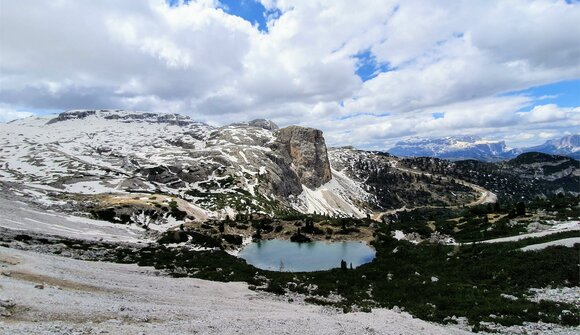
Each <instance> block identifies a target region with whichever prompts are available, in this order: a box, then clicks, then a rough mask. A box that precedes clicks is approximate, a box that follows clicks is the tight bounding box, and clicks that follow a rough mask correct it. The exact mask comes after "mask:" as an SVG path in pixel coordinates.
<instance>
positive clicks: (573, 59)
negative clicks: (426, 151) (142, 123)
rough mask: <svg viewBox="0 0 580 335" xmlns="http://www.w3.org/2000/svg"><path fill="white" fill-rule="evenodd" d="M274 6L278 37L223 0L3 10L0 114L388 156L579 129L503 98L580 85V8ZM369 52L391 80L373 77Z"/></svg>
mask: <svg viewBox="0 0 580 335" xmlns="http://www.w3.org/2000/svg"><path fill="white" fill-rule="evenodd" d="M261 3H262V4H263V6H264V7H265V8H266V9H267V11H266V12H265V13H263V14H264V15H265V16H266V24H267V28H268V30H267V31H266V32H265V31H260V30H259V29H258V27H257V26H255V25H252V23H251V22H248V21H246V20H244V19H243V18H241V17H239V16H235V15H231V14H228V13H227V12H225V11H224V9H223V8H222V5H221V4H220V3H219V1H210V0H204V1H189V2H187V4H185V3H183V2H181V5H179V6H169V5H168V4H167V2H166V1H164V0H145V1H119V0H102V1H77V0H59V1H26V2H23V1H3V2H2V4H1V6H0V103H2V104H3V106H5V108H4V109H3V111H4V112H3V113H4V114H3V115H4V116H2V117H3V119H4V120H7V119H9V118H11V117H17V116H18V115H20V116H21V115H23V114H14V112H11V113H13V114H10V113H8V112H6V111H7V110H11V111H15V110H27V109H28V110H34V109H62V110H65V109H71V108H125V109H137V110H148V111H158V112H178V113H184V114H189V115H191V116H193V117H194V118H196V119H198V120H201V121H206V122H210V123H212V124H224V123H228V122H234V121H239V120H244V119H250V118H257V117H264V118H271V119H273V120H275V121H276V122H278V123H279V124H281V125H288V124H302V125H307V126H313V127H320V128H323V130H325V134H326V136H327V141H328V142H329V143H331V144H336V145H339V144H354V145H357V146H359V147H366V148H376V149H386V148H387V147H388V145H389V143H391V142H392V141H394V140H396V139H397V138H399V137H404V136H438V135H450V134H459V133H461V134H465V133H470V134H471V133H473V134H480V135H484V136H485V135H488V134H491V135H494V136H500V135H501V136H509V129H510V128H512V129H517V130H518V131H520V132H522V133H534V132H538V133H539V132H542V131H543V132H546V133H549V132H552V133H554V132H555V131H554V130H555V129H560V130H562V129H563V130H564V131H568V130H569V128H570V127H571V123H573V122H577V121H574V120H577V116H576V115H577V109H574V108H572V109H570V108H568V109H565V108H561V107H559V106H557V105H549V104H545V105H542V106H540V105H539V103H540V102H539V100H541V99H539V98H534V97H530V96H525V95H523V94H519V95H517V94H516V95H504V94H505V93H507V92H513V91H518V90H523V89H526V88H529V87H533V86H539V85H544V84H548V83H553V82H558V81H563V80H573V79H577V78H580V64H579V63H578V59H580V48H578V43H577V42H578V41H577V37H576V36H577V34H576V33H574V32H578V25H577V18H578V17H579V16H580V5H578V4H568V3H567V2H565V1H556V0H538V1H533V2H530V1H525V0H513V1H501V0H497V1H481V2H473V1H456V0H453V1H452V0H444V1H438V2H432V1H420V0H406V1H397V0H369V1H365V2H364V5H363V4H361V3H358V2H355V1H349V0H340V1H338V0H337V1H322V0H320V1H317V0H295V1H290V0H262V1H261ZM364 53H367V54H368V55H369V56H370V57H373V61H374V62H376V65H377V66H378V67H379V68H380V69H382V70H385V69H386V70H387V71H384V72H381V73H378V75H376V76H375V77H373V78H372V79H370V80H367V81H363V80H361V78H359V76H357V73H356V71H357V66H359V65H360V64H361V61H360V59H358V58H357V55H361V54H364ZM378 72H380V71H378ZM535 105H538V106H535ZM534 106H535V107H534ZM526 108H527V109H528V110H530V112H526V113H522V112H521V110H525V109H526ZM434 113H438V115H442V116H443V117H442V118H437V119H435V118H433V114H434ZM9 115H12V116H9ZM497 129H500V130H499V131H498V130H497ZM556 133H557V131H556ZM536 137H537V136H536ZM536 137H534V138H536Z"/></svg>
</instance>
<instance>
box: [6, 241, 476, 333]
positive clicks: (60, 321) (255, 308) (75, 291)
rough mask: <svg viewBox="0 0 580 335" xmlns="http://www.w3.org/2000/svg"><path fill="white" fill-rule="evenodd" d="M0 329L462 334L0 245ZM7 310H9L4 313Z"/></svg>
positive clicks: (387, 315) (383, 314)
mask: <svg viewBox="0 0 580 335" xmlns="http://www.w3.org/2000/svg"><path fill="white" fill-rule="evenodd" d="M0 269H1V270H2V275H1V276H0V300H1V301H0V304H2V306H3V307H2V313H4V314H6V313H10V314H11V315H12V316H11V318H10V319H0V320H1V321H0V332H1V333H2V334H13V335H30V334H105V333H109V334H167V333H170V334H400V335H407V334H409V335H414V334H433V335H435V334H440V335H447V334H468V333H469V332H467V331H463V330H460V329H455V328H450V327H446V326H441V325H436V324H432V323H428V322H425V321H422V320H419V319H415V318H413V317H411V316H410V315H409V314H407V313H399V312H395V311H391V310H386V309H375V310H373V311H372V312H371V313H347V314H344V313H342V311H338V310H335V309H331V308H325V307H320V306H314V305H306V304H304V303H302V302H300V301H299V300H298V299H297V300H296V302H290V303H289V302H288V301H287V300H288V299H289V297H276V296H273V295H271V294H267V293H259V292H254V291H251V290H249V289H248V288H247V285H246V284H245V283H217V282H211V281H206V280H199V279H193V278H184V279H174V278H168V277H163V276H159V271H156V270H154V269H152V268H147V267H138V266H136V265H124V264H110V263H95V262H87V261H80V260H73V259H68V258H63V257H55V256H51V255H40V254H36V253H31V252H25V251H18V250H14V249H7V248H2V247H0ZM6 315H8V314H6Z"/></svg>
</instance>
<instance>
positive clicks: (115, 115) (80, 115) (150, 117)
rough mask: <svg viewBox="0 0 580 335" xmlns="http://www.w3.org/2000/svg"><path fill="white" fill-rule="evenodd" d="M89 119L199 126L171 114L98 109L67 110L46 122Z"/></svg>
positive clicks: (182, 116) (180, 116)
mask: <svg viewBox="0 0 580 335" xmlns="http://www.w3.org/2000/svg"><path fill="white" fill-rule="evenodd" d="M89 117H94V118H99V119H105V120H118V121H122V122H148V123H164V124H170V125H176V126H187V125H191V124H200V123H199V122H196V121H193V120H192V119H191V118H189V117H188V116H185V115H180V114H171V113H145V112H136V111H125V110H119V109H115V110H113V109H98V110H69V111H66V112H63V113H60V114H58V116H57V117H55V118H53V119H51V120H49V121H48V123H47V124H52V123H56V122H62V121H67V120H80V119H87V118H89Z"/></svg>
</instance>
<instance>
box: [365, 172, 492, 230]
mask: <svg viewBox="0 0 580 335" xmlns="http://www.w3.org/2000/svg"><path fill="white" fill-rule="evenodd" d="M392 167H393V168H395V169H397V170H399V171H403V172H407V173H412V174H416V175H421V174H423V175H425V176H433V177H437V178H441V179H442V180H447V181H449V180H450V178H449V177H446V176H440V175H434V174H431V173H426V172H424V171H417V170H413V169H408V168H403V167H400V166H398V162H395V163H394V164H393V165H392ZM455 182H456V183H457V184H460V185H463V186H466V187H469V188H471V189H473V190H474V191H476V192H478V193H480V196H479V198H477V199H476V200H474V201H472V202H470V203H467V204H464V205H452V206H445V207H444V206H432V205H427V206H416V207H407V206H406V205H405V206H403V207H401V208H396V209H391V210H388V211H384V212H377V213H374V214H373V215H372V218H373V219H374V220H376V221H381V220H382V217H383V216H384V215H391V214H395V213H398V212H402V211H412V210H415V209H421V208H452V209H453V208H460V207H463V206H465V207H473V206H477V205H481V204H485V203H495V202H496V201H497V196H496V195H495V194H494V193H493V192H491V191H489V190H486V189H485V188H483V187H481V186H479V185H476V184H473V183H470V182H467V181H465V180H461V179H455Z"/></svg>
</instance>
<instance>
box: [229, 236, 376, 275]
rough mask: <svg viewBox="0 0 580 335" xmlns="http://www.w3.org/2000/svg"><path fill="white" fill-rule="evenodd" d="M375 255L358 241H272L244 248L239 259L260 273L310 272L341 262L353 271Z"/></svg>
mask: <svg viewBox="0 0 580 335" xmlns="http://www.w3.org/2000/svg"><path fill="white" fill-rule="evenodd" d="M375 254H376V252H375V250H374V249H373V248H372V247H370V246H369V245H367V244H366V243H364V242H359V241H341V242H325V241H314V242H307V243H296V242H291V241H287V240H279V239H273V240H261V241H257V242H252V243H250V244H248V245H246V246H245V247H244V248H243V249H242V250H241V251H240V253H239V257H241V258H243V259H244V260H246V262H247V263H249V264H252V265H253V266H255V267H257V268H260V269H263V270H271V271H286V272H311V271H323V270H329V269H332V268H338V267H340V266H341V262H342V261H345V262H346V264H347V267H351V266H352V267H353V268H356V267H358V266H359V265H362V264H365V263H369V262H371V261H372V260H373V259H374V258H375Z"/></svg>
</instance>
